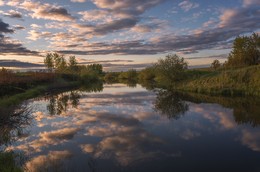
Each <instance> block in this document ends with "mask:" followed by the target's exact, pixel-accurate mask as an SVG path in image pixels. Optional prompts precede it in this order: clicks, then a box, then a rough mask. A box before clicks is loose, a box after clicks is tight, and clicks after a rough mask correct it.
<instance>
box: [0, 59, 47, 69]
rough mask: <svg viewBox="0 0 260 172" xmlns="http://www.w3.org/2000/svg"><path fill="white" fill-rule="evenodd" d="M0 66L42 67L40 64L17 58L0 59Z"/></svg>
mask: <svg viewBox="0 0 260 172" xmlns="http://www.w3.org/2000/svg"><path fill="white" fill-rule="evenodd" d="M0 66H1V67H20V68H30V67H43V65H41V64H35V63H29V62H21V61H18V60H0Z"/></svg>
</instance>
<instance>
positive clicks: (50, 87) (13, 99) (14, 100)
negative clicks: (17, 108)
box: [0, 79, 80, 107]
mask: <svg viewBox="0 0 260 172" xmlns="http://www.w3.org/2000/svg"><path fill="white" fill-rule="evenodd" d="M79 85H80V82H78V81H65V80H62V79H59V80H57V81H55V82H53V83H49V84H43V85H38V86H36V87H34V88H31V89H28V90H25V91H24V92H22V93H18V94H14V95H12V96H3V97H2V98H1V100H0V107H8V106H13V105H17V104H19V103H21V102H22V101H24V100H27V99H30V98H34V97H37V96H39V95H43V94H46V93H48V92H52V91H55V90H61V89H70V88H75V87H78V86H79Z"/></svg>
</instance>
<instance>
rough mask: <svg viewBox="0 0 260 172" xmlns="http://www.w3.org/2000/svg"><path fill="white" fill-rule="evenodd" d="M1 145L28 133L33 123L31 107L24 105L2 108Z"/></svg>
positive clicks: (0, 121) (0, 120)
mask: <svg viewBox="0 0 260 172" xmlns="http://www.w3.org/2000/svg"><path fill="white" fill-rule="evenodd" d="M0 114H1V115H0V146H1V145H8V144H11V143H12V142H14V141H16V140H17V139H19V138H21V137H24V136H26V135H28V133H27V130H26V128H28V126H30V125H31V121H32V118H33V116H32V115H31V108H29V107H26V105H24V106H19V107H8V108H0Z"/></svg>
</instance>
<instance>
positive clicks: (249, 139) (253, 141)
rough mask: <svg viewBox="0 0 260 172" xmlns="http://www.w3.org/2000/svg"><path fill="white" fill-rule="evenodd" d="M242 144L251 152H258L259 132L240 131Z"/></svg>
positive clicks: (259, 143)
mask: <svg viewBox="0 0 260 172" xmlns="http://www.w3.org/2000/svg"><path fill="white" fill-rule="evenodd" d="M241 141H242V144H244V145H247V146H248V147H249V148H250V149H252V150H253V151H258V152H259V151H260V132H258V131H256V130H255V131H252V130H246V129H245V130H242V138H241Z"/></svg>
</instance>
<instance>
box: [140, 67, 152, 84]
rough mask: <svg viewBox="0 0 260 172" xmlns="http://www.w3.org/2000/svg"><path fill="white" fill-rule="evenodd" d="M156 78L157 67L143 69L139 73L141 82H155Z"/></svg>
mask: <svg viewBox="0 0 260 172" xmlns="http://www.w3.org/2000/svg"><path fill="white" fill-rule="evenodd" d="M155 76H156V70H155V66H151V67H147V68H145V69H143V70H142V71H141V72H140V73H139V75H138V78H139V80H141V81H143V80H148V81H153V80H154V79H155Z"/></svg>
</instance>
